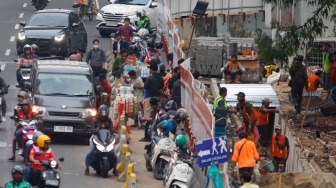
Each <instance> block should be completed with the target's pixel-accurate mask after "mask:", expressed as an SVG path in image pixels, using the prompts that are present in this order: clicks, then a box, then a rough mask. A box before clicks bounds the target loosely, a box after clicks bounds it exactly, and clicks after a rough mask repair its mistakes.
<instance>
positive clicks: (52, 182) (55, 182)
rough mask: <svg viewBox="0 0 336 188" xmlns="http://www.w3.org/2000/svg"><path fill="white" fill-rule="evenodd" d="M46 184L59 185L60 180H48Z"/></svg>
mask: <svg viewBox="0 0 336 188" xmlns="http://www.w3.org/2000/svg"><path fill="white" fill-rule="evenodd" d="M45 184H46V185H52V186H58V184H59V181H58V180H46V182H45Z"/></svg>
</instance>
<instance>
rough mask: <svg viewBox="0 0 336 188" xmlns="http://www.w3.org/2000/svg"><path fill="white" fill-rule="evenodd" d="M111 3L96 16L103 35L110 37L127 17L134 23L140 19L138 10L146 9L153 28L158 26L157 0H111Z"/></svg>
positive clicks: (99, 29) (98, 28) (98, 27)
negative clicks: (137, 14)
mask: <svg viewBox="0 0 336 188" xmlns="http://www.w3.org/2000/svg"><path fill="white" fill-rule="evenodd" d="M110 3H111V4H109V5H106V6H104V7H103V8H102V9H100V10H99V12H98V14H97V18H96V19H97V21H98V24H97V26H96V28H97V30H98V31H99V34H100V35H101V36H102V37H109V36H110V35H111V33H112V32H114V33H115V32H116V31H117V30H118V26H119V25H120V23H123V22H124V19H125V18H130V20H131V22H132V23H134V21H138V20H139V18H138V17H137V16H136V12H137V11H138V10H145V11H146V15H147V16H148V18H149V19H150V22H151V28H156V25H157V0H110Z"/></svg>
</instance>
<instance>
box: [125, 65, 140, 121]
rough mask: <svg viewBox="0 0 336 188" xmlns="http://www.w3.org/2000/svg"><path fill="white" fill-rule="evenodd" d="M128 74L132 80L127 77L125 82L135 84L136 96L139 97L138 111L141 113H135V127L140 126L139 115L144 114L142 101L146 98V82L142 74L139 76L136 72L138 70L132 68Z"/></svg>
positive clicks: (134, 92) (134, 91)
mask: <svg viewBox="0 0 336 188" xmlns="http://www.w3.org/2000/svg"><path fill="white" fill-rule="evenodd" d="M128 75H129V77H130V79H131V80H130V82H128V81H127V79H126V78H125V82H126V84H129V83H130V84H131V86H133V89H134V90H133V94H134V96H136V98H137V108H138V109H137V111H138V112H139V113H137V114H135V118H134V125H133V126H134V127H137V126H139V117H142V114H143V108H142V102H143V100H144V91H143V90H144V83H143V81H142V79H141V78H140V76H138V75H137V74H136V72H135V71H134V70H131V71H129V72H128Z"/></svg>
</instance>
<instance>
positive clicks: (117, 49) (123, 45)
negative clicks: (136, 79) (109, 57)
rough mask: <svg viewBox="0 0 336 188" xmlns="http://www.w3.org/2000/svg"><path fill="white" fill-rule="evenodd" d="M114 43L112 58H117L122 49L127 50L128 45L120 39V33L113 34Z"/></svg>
mask: <svg viewBox="0 0 336 188" xmlns="http://www.w3.org/2000/svg"><path fill="white" fill-rule="evenodd" d="M114 37H115V39H116V40H115V41H114V42H113V54H114V58H117V56H118V55H119V54H120V52H121V50H122V49H128V47H129V43H128V42H127V41H125V40H123V39H122V37H121V34H120V33H118V32H117V33H116V34H115V36H114Z"/></svg>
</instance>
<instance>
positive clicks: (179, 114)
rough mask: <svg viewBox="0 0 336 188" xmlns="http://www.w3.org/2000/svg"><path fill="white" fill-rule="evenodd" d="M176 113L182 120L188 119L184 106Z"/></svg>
mask: <svg viewBox="0 0 336 188" xmlns="http://www.w3.org/2000/svg"><path fill="white" fill-rule="evenodd" d="M176 113H177V114H176V117H177V118H179V119H180V120H181V121H184V120H186V119H187V111H186V110H185V109H184V108H179V109H178V110H177V112H176Z"/></svg>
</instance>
